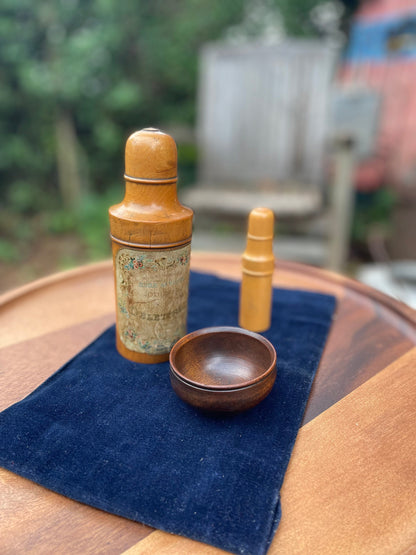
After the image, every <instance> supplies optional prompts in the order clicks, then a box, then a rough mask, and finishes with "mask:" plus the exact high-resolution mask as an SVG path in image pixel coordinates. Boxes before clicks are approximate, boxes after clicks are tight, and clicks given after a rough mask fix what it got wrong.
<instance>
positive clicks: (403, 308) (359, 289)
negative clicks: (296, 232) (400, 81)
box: [0, 252, 416, 328]
mask: <svg viewBox="0 0 416 555" xmlns="http://www.w3.org/2000/svg"><path fill="white" fill-rule="evenodd" d="M240 259H241V257H240V255H238V254H235V253H210V252H194V253H192V259H191V269H196V270H197V271H198V268H197V267H196V268H193V266H194V265H195V266H198V265H199V264H200V263H202V264H204V263H207V262H209V261H210V260H215V261H216V263H219V262H222V263H224V264H226V263H227V262H231V263H232V265H233V266H235V264H236V263H238V262H239V261H240ZM193 263H194V264H193ZM112 267H113V266H112V260H103V261H101V262H94V263H92V264H86V265H83V266H79V267H77V268H74V269H71V270H66V271H63V272H57V273H54V274H51V275H49V276H46V277H43V278H40V279H37V280H35V281H32V282H30V283H28V284H26V285H23V286H20V287H17V288H15V289H11V290H10V291H6V292H5V293H3V294H2V295H0V309H2V308H3V307H5V306H6V305H7V304H9V303H12V302H13V301H15V300H17V299H21V298H22V297H24V296H25V295H29V294H31V293H34V292H36V291H38V290H40V289H43V288H46V287H49V286H50V285H54V284H56V283H60V282H63V281H66V280H71V279H73V278H75V277H78V276H85V275H86V274H94V273H100V272H102V271H103V270H111V269H112ZM276 270H277V271H279V270H282V271H288V272H293V273H297V274H300V275H304V276H310V277H312V278H315V279H318V280H324V281H326V282H328V283H331V284H333V285H338V286H341V287H345V288H346V289H348V290H350V291H353V292H355V293H357V294H359V295H362V296H364V297H366V298H369V299H371V300H372V301H374V302H376V303H379V304H381V305H383V306H384V307H385V308H387V309H389V310H390V311H392V312H394V313H395V314H397V315H398V316H400V317H401V318H403V319H405V320H406V321H407V322H408V323H409V324H410V325H411V326H414V327H415V328H416V310H414V309H413V308H411V307H410V306H408V305H406V304H405V303H403V302H401V301H399V300H397V299H395V298H393V297H390V296H388V295H385V294H384V293H382V292H380V291H378V290H376V289H374V288H372V287H369V286H368V285H365V284H363V283H361V282H359V281H357V280H355V279H353V278H350V277H347V276H344V275H341V274H337V273H335V272H331V271H329V270H325V269H323V268H317V267H315V266H309V265H306V264H302V263H300V262H293V261H288V260H281V259H277V260H276V263H275V271H276ZM204 271H205V272H207V270H206V269H205V270H204ZM207 273H208V272H207ZM212 273H213V274H218V275H224V276H225V275H226V273H227V272H226V271H225V272H221V271H218V270H217V269H216V270H215V271H213V272H212ZM236 279H238V276H236ZM311 290H313V289H311Z"/></svg>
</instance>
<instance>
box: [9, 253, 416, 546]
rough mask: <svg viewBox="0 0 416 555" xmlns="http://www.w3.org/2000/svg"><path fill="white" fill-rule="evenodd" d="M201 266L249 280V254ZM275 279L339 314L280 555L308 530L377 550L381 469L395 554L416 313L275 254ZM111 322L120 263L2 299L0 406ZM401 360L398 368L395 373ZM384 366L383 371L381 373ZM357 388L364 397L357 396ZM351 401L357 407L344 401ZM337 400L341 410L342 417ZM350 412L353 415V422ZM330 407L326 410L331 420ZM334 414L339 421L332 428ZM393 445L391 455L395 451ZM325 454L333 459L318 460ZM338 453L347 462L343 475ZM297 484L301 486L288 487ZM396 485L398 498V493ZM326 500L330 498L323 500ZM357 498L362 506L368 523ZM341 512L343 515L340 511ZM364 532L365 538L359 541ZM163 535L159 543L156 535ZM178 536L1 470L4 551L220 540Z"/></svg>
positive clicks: (287, 494)
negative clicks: (331, 304) (331, 298)
mask: <svg viewBox="0 0 416 555" xmlns="http://www.w3.org/2000/svg"><path fill="white" fill-rule="evenodd" d="M191 264H192V268H193V269H194V270H199V271H206V272H211V273H216V274H218V275H221V276H223V277H229V278H232V279H236V280H239V279H240V278H241V259H240V257H239V256H237V255H228V254H210V253H193V255H192V262H191ZM273 281H274V284H275V285H278V286H283V287H294V288H299V287H300V288H302V289H308V290H315V291H321V292H327V293H333V294H335V295H336V297H337V300H338V308H337V316H336V319H335V321H334V322H333V325H332V328H331V333H330V335H329V338H328V341H327V344H326V347H325V351H324V354H323V357H322V360H321V364H320V367H319V370H318V373H317V376H316V378H315V381H314V385H313V388H312V392H311V396H310V399H309V402H308V405H307V408H306V411H305V416H304V421H303V423H304V429H305V430H309V429H310V430H311V432H310V433H311V434H312V431H313V434H312V435H311V436H309V435H305V439H302V437H303V435H302V434H303V430H301V432H300V435H299V439H298V441H297V444H296V447H295V451H294V453H293V456H292V461H291V464H290V467H289V469H288V472H287V474H286V478H285V483H284V487H283V492H282V495H284V499H283V501H282V509H283V520H282V523H281V526H282V528H281V530H280V531H279V532H278V534H279V533H282V534H284V535H283V536H282V538H281V539H279V541H280V542H284V543H281V544H280V545H282V546H283V545H284V549H280V550H279V553H292V552H296V551H295V549H298V546H299V541H301V540H300V539H299V537H298V535H299V534H302V535H303V536H307V535H308V534H311V538H312V540H311V545H312V546H316V545H319V546H321V544H319V542H318V540H319V541H320V542H321V543H322V545H324V544H325V538H327V539H328V541H327V542H326V544H325V545H324V547H323V549H322V551H323V552H325V549H326V550H327V552H328V551H329V552H330V550H331V545H332V543H331V542H333V541H336V542H338V544H337V545H338V546H339V550H338V551H332V552H333V553H335V552H337V553H346V554H348V555H349V554H350V553H362V554H363V555H367V552H366V549H364V547H365V548H367V546H369V545H370V543H369V542H370V539H368V543H367V544H364V543H362V542H365V541H367V539H366V537H367V536H369V531H370V532H371V530H372V529H371V522H370V523H367V524H368V525H369V526H370V528H368V527H367V528H364V527H363V526H362V524H363V522H364V521H365V511H366V510H367V508H366V507H367V505H366V503H367V501H366V499H367V498H366V496H367V495H368V494H371V488H374V491H376V492H378V493H379V492H380V491H381V490H382V486H381V476H384V475H386V478H383V479H387V480H388V482H385V485H386V493H387V495H385V496H383V495H380V496H379V497H378V499H379V500H380V507H379V510H377V511H376V512H375V515H373V514H370V516H369V518H370V519H375V520H374V529H376V530H377V532H378V536H377V537H376V538H373V540H374V542H375V543H374V545H376V546H377V547H380V552H381V553H383V549H384V552H389V553H392V554H396V553H401V552H403V551H401V548H402V547H404V546H405V545H410V543H409V542H410V539H409V538H411V533H412V531H413V530H414V529H415V526H414V522H412V520H411V514H410V513H411V511H412V509H414V510H416V509H415V503H414V500H413V499H414V498H415V497H416V496H415V495H414V494H413V491H414V483H415V479H414V476H413V466H412V465H413V463H412V460H416V451H415V448H414V443H412V441H410V440H409V441H408V442H407V443H406V447H405V448H404V447H403V446H404V442H405V441H406V438H407V437H408V434H409V433H411V431H412V429H413V424H412V423H411V421H410V423H409V418H410V416H411V413H410V412H409V410H411V407H410V409H409V399H411V398H412V396H413V398H416V391H415V389H414V380H413V378H412V370H413V369H414V368H415V367H416V351H415V348H414V346H415V345H416V314H415V311H413V310H411V309H410V308H409V307H406V306H405V305H403V304H401V303H399V302H397V301H395V300H394V299H392V298H389V297H386V296H385V295H382V294H381V293H378V292H376V291H375V290H372V289H371V288H368V287H366V286H364V285H362V284H360V283H358V282H355V281H353V280H349V279H348V278H345V277H343V276H339V275H337V274H333V273H331V272H326V271H322V270H319V269H316V268H312V267H308V266H304V265H301V264H295V263H289V262H284V261H280V260H277V261H276V269H275V272H274V275H273ZM113 321H114V293H113V274H112V263H111V261H106V262H103V263H100V264H95V265H91V266H87V267H84V268H81V269H78V270H75V271H70V272H64V273H62V274H58V275H56V276H52V277H50V278H47V279H44V280H39V281H38V282H35V283H33V284H30V285H29V286H25V287H23V288H20V289H18V290H16V291H12V292H9V293H6V294H5V295H3V296H1V297H0V329H1V330H2V332H1V334H2V335H1V340H2V341H3V338H4V335H6V339H7V341H4V342H3V346H2V347H0V369H1V372H0V407H1V408H5V407H7V406H8V405H10V404H11V403H13V402H15V401H17V400H19V399H21V398H23V397H24V396H25V395H27V394H28V393H29V392H30V391H31V390H33V388H34V387H36V386H37V385H39V384H40V383H41V382H42V381H44V380H45V379H46V378H47V377H48V376H50V375H51V374H52V373H53V372H54V371H55V370H56V369H58V368H59V367H60V366H61V365H62V364H63V363H64V362H65V361H66V360H68V359H69V358H70V357H72V356H73V355H75V354H76V353H77V352H79V350H81V349H82V348H83V347H85V346H86V345H87V344H88V343H89V342H90V341H91V340H92V339H93V338H94V337H95V336H97V335H98V334H99V333H100V332H101V331H103V330H104V329H105V328H106V327H107V326H108V325H109V324H111V323H112V322H113ZM54 323H55V324H56V328H55V329H53V324H54ZM396 363H397V364H398V366H397V368H398V370H397V372H396V370H394V369H395V368H396ZM383 371H385V378H383V380H382V381H380V382H379V381H374V380H376V379H377V376H378V375H379V373H380V372H383ZM413 374H414V372H413ZM381 375H382V374H380V377H381ZM402 381H403V387H404V389H403V388H402V387H401V383H402ZM363 384H364V386H363V387H362V388H360V386H361V385H363ZM367 386H368V389H367ZM387 386H388V389H386V388H387ZM357 388H358V389H357ZM390 388H391V389H390ZM355 394H358V397H357V401H356V402H355V401H354V396H355ZM347 395H349V396H348V397H346V396H347ZM343 398H345V399H344V401H342V399H343ZM373 398H374V401H373ZM347 401H348V403H351V404H346V405H341V403H344V402H347ZM402 402H403V406H402ZM384 405H385V407H384ZM337 406H340V407H341V409H340V410H341V412H340V413H339V415H338V413H337V412H336V409H337ZM331 407H332V408H331ZM327 409H328V410H327ZM381 410H383V411H385V412H384V413H382V412H380V411H381ZM325 411H326V412H325ZM331 411H334V412H331ZM350 411H352V412H351V415H352V416H351V420H348V418H349V413H350ZM367 413H368V414H367ZM402 413H403V414H402ZM325 414H328V418H323V417H324V415H325ZM320 415H321V416H320ZM337 415H338V416H337ZM356 415H359V416H360V418H362V420H361V422H362V423H365V426H362V427H361V428H358V427H357V426H356V425H355V423H354V422H355V420H354V418H355V416H356ZM321 417H322V418H323V419H322V420H320V418H321ZM373 417H374V420H372V418H373ZM332 420H333V421H334V428H331V427H330V424H331V421H332ZM344 420H345V425H343V422H344ZM413 420H414V419H413ZM357 421H358V420H357ZM308 423H310V424H308ZM381 423H383V426H384V428H383V426H381ZM315 424H316V426H315ZM309 426H310V428H308V427H309ZM357 428H358V429H359V431H360V433H359V434H358V435H357V433H358V432H357ZM383 430H384V431H383ZM373 431H374V433H373ZM393 431H394V434H393ZM384 432H385V435H383V434H384ZM308 433H309V432H308ZM327 436H328V438H329V439H330V441H329V440H327V439H326V438H327ZM400 438H401V439H400ZM356 439H357V444H355V440H356ZM367 439H368V441H369V444H368V446H369V447H368V448H366V441H367ZM300 442H301V443H300ZM390 442H391V445H392V447H393V449H392V450H391V451H389V450H388V448H387V446H388V445H389V444H390ZM378 445H379V446H380V448H378V447H377V446H378ZM337 449H339V451H337ZM326 451H328V453H326ZM350 452H351V456H350ZM337 453H338V454H337ZM357 453H361V458H355V456H356V454H357ZM353 455H354V456H353ZM299 457H300V459H301V460H300V461H299V465H300V466H299V468H298V467H297V466H296V465H297V463H296V461H297V459H298V458H299ZM322 457H323V458H322ZM348 457H350V460H349V459H348ZM351 457H352V458H351ZM344 459H345V460H344ZM318 461H320V462H322V463H324V465H323V466H322V467H321V466H319V465H318ZM334 461H337V463H338V462H339V461H340V464H341V465H343V466H342V468H343V470H344V472H343V473H342V474H341V473H340V472H338V467H337V465H336V464H335V463H334ZM312 462H313V464H309V463H312ZM326 465H328V466H326ZM305 469H307V470H305ZM328 469H329V470H328ZM312 470H313V471H314V472H317V476H318V478H319V480H321V481H320V482H319V481H318V482H317V483H318V484H319V487H321V488H322V491H323V493H324V495H321V494H320V491H317V488H315V487H314V483H315V482H314V480H315V478H314V477H313V474H310V472H311V471H312ZM366 471H367V472H368V475H367V476H366V475H365V472H366ZM309 476H311V479H310V480H308V478H309ZM318 478H317V479H318ZM305 482H307V483H306V484H305ZM367 482H368V484H369V487H367V485H366V483H367ZM287 483H288V484H289V485H290V484H292V485H290V488H295V489H293V490H292V489H287V487H289V486H287ZM300 484H303V489H302V491H301V490H299V489H296V488H299V486H300ZM340 484H347V485H348V487H350V488H352V490H351V492H350V491H349V490H347V492H346V494H345V495H346V496H347V499H348V500H353V501H354V502H355V504H354V503H346V502H345V500H343V498H342V497H343V496H342V495H340V491H344V490H342V488H341V485H340ZM396 486H397V492H398V494H397V495H393V491H394V490H395V488H396ZM405 487H408V488H409V492H411V493H412V496H413V499H410V498H409V497H408V496H407V493H406V491H404V494H403V499H404V501H405V503H403V501H402V492H403V489H405ZM291 491H293V495H292V493H291ZM361 491H363V495H364V496H361V493H360V492H361ZM409 495H410V493H409ZM338 497H340V499H338V500H337V499H336V498H338ZM332 498H335V499H332ZM374 499H375V498H371V497H369V498H368V500H369V504H370V505H368V506H369V507H370V508H371V507H372V508H374ZM302 503H304V504H305V506H307V507H310V508H311V510H315V508H314V507H315V506H317V508H316V510H317V511H318V512H317V515H318V516H319V518H320V519H321V520H319V521H317V522H319V526H316V530H315V529H314V527H315V523H314V522H312V523H311V520H310V513H308V512H307V511H306V509H305V510H303V509H302V507H301V506H300V505H302ZM325 503H329V504H330V506H331V507H332V508H333V509H334V515H333V516H332V515H330V517H331V519H330V520H329V524H328V535H327V534H326V528H325V526H326V525H325V523H324V522H323V520H322V515H324V514H325ZM343 503H344V504H343ZM320 504H323V505H324V506H323V507H319V505H320ZM358 506H359V507H360V510H361V512H362V514H363V516H362V517H361V519H359V518H358V516H359V513H357V507H358ZM87 509H88V510H87ZM318 509H319V510H318ZM338 509H339V510H341V509H342V514H339V513H336V510H338ZM388 511H390V514H391V515H392V517H391V518H392V522H391V526H390V524H389V523H387V524H386V528H385V530H384V532H383V533H381V528H380V523H381V522H382V521H383V519H384V516H385V515H386V514H387V512H388ZM396 512H397V515H398V517H397V518H395V513H396ZM294 515H296V518H295V517H294ZM383 515H384V516H383ZM399 517H400V518H399ZM400 523H402V524H400ZM338 526H339V527H340V529H341V530H343V531H344V533H345V534H346V535H348V534H349V535H351V537H352V538H353V541H352V544H351V545H352V547H353V548H354V549H355V551H354V550H353V549H351V550H349V549H344V547H345V546H343V545H342V541H344V540H343V539H342V538H340V537H339V536H337V533H336V530H337V527H338ZM291 530H292V531H293V530H299V534H295V536H293V533H292V532H291ZM149 534H150V535H149ZM361 534H362V535H363V536H365V537H363V538H360V535H361ZM319 535H320V536H321V538H320V539H319V538H318V536H319ZM344 539H345V538H344ZM155 540H157V543H153V542H154V541H155ZM179 540H180V541H182V540H181V539H180V538H179ZM177 541H178V538H177V537H176V536H171V535H167V534H163V533H162V532H153V533H152V529H151V528H149V527H146V526H143V525H142V524H139V523H135V522H132V521H128V520H126V519H120V518H118V517H116V516H114V515H109V514H106V513H103V512H102V511H98V510H95V509H92V508H89V507H87V508H85V507H84V506H83V505H81V504H79V503H77V502H75V501H71V500H70V499H67V498H65V497H62V496H59V495H57V494H51V492H49V491H48V490H46V489H44V488H42V487H39V486H36V485H35V484H33V483H31V482H29V481H28V480H24V479H23V478H20V477H18V476H15V475H13V474H11V473H10V472H7V471H5V470H1V469H0V553H30V552H33V553H42V554H43V553H60V554H62V555H66V554H68V555H69V554H71V555H72V554H73V553H83V554H84V553H86V554H93V553H95V554H100V555H101V554H102V553H108V554H113V553H121V552H122V551H125V550H126V549H128V548H131V547H132V546H134V545H136V544H138V546H139V547H140V545H141V544H142V545H141V547H140V549H143V551H142V553H149V554H150V553H152V554H153V553H158V552H161V553H163V549H165V550H166V551H165V552H166V553H172V554H173V553H175V554H176V553H181V554H182V553H199V552H203V551H201V550H203V549H205V550H208V551H206V552H207V554H208V553H213V554H214V553H215V551H209V550H210V549H212V550H214V548H210V547H207V546H202V547H201V550H200V549H199V545H200V544H198V543H196V542H191V540H186V542H187V543H185V544H180V547H179V548H178V545H177V543H176V542H177ZM166 542H167V543H166ZM360 542H361V543H360ZM396 544H397V547H396ZM363 546H364V547H363ZM370 547H371V545H370ZM388 549H390V551H388ZM159 550H160V551H159ZM217 552H218V553H219V551H218V550H217ZM304 552H305V551H304ZM306 552H311V553H312V552H313V550H312V549H307V550H306ZM315 552H317V551H315ZM318 552H319V550H318ZM408 552H411V549H410V550H409V551H408Z"/></svg>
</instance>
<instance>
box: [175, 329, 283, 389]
mask: <svg viewBox="0 0 416 555" xmlns="http://www.w3.org/2000/svg"><path fill="white" fill-rule="evenodd" d="M215 333H234V334H237V333H238V334H239V335H247V336H250V337H252V338H254V339H257V340H258V341H260V342H261V343H262V344H263V345H264V346H265V347H266V348H267V350H268V351H269V353H270V355H271V363H270V364H269V366H268V367H267V369H266V370H265V371H264V372H263V373H262V374H260V376H257V377H256V378H253V379H252V380H248V381H245V382H240V383H234V384H226V385H221V384H218V385H215V384H212V385H208V384H206V383H203V382H198V381H196V380H191V379H189V378H188V377H187V376H185V375H184V374H183V373H182V372H180V371H179V370H178V368H177V367H176V364H175V361H174V358H175V356H176V353H177V352H178V351H179V349H180V348H181V347H182V346H183V345H184V343H188V342H189V341H190V340H192V339H193V338H195V337H200V336H203V335H212V334H215ZM276 358H277V356H276V349H275V348H274V346H273V345H272V343H271V342H270V341H269V340H268V339H266V338H265V337H263V336H262V335H260V334H258V333H255V332H253V331H249V330H246V329H244V328H239V327H237V326H212V327H208V328H201V329H199V330H195V331H193V332H191V333H188V334H186V335H184V336H183V337H182V338H181V339H179V340H178V341H177V342H176V343H175V345H174V346H173V347H172V349H171V351H170V353H169V365H170V369H171V371H172V373H173V374H174V375H176V376H177V377H178V378H179V379H180V380H181V381H182V382H185V383H186V384H189V385H191V386H194V387H197V388H198V389H203V390H205V391H231V390H234V389H246V388H248V387H251V386H253V385H255V384H257V383H259V382H262V381H264V380H265V379H267V377H268V376H270V374H272V373H273V370H274V368H275V366H276Z"/></svg>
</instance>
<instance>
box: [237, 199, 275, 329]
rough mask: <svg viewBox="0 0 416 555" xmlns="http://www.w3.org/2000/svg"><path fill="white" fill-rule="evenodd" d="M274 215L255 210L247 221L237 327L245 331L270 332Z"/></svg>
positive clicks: (267, 211)
mask: <svg viewBox="0 0 416 555" xmlns="http://www.w3.org/2000/svg"><path fill="white" fill-rule="evenodd" d="M273 234H274V214H273V212H272V211H271V210H270V209H269V208H262V207H260V208H254V209H253V210H252V211H251V212H250V215H249V219H248V233H247V246H246V250H245V251H244V254H243V258H242V270H243V277H242V281H241V289H240V310H239V324H240V326H241V327H242V328H245V329H247V330H251V331H256V332H263V331H266V330H267V329H269V327H270V323H271V310H272V291H273V289H272V278H273V270H274V255H273Z"/></svg>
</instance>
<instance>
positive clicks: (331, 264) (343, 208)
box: [327, 137, 355, 272]
mask: <svg viewBox="0 0 416 555" xmlns="http://www.w3.org/2000/svg"><path fill="white" fill-rule="evenodd" d="M334 159H335V163H334V178H333V183H332V189H331V194H330V224H329V249H328V252H329V254H328V262H327V267H328V268H329V269H330V270H333V271H335V272H342V271H343V270H344V268H345V264H346V261H347V258H348V251H349V245H350V235H351V224H352V216H353V211H354V170H355V152H354V141H353V139H352V138H351V137H339V138H337V139H336V140H335V153H334Z"/></svg>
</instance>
